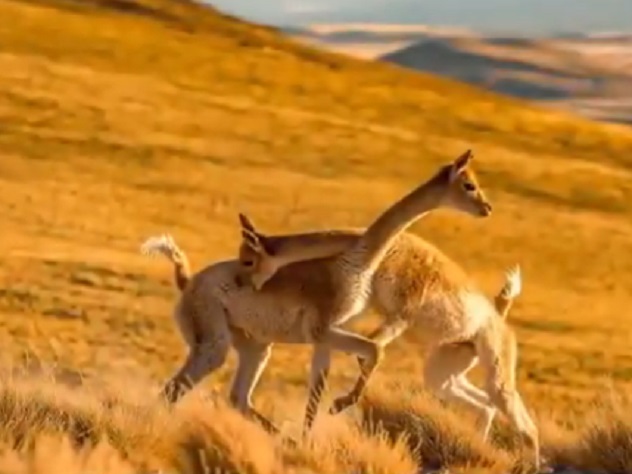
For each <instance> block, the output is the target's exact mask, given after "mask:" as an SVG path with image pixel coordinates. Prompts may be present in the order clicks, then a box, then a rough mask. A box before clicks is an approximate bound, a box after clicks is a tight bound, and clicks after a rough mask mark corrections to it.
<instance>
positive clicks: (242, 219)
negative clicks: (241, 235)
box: [239, 212, 257, 234]
mask: <svg viewBox="0 0 632 474" xmlns="http://www.w3.org/2000/svg"><path fill="white" fill-rule="evenodd" d="M239 225H241V228H242V229H244V230H247V231H248V232H252V233H254V234H256V233H257V231H256V230H255V226H254V224H253V223H252V221H251V220H250V219H249V218H248V216H246V214H243V213H241V212H240V213H239Z"/></svg>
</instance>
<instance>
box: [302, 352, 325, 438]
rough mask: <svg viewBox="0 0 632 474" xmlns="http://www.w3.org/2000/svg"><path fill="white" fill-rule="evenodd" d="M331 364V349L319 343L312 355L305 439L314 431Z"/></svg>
mask: <svg viewBox="0 0 632 474" xmlns="http://www.w3.org/2000/svg"><path fill="white" fill-rule="evenodd" d="M330 364H331V348H330V347H329V345H328V344H326V343H317V344H316V345H315V346H314V352H313V354H312V366H311V370H310V375H309V378H310V381H309V398H308V400H307V406H306V408H305V420H304V422H303V437H305V436H307V433H308V432H309V431H310V430H311V429H312V426H313V424H314V420H315V419H316V414H317V413H318V405H320V399H321V398H322V395H323V392H324V390H325V385H326V383H327V377H328V376H329V366H330Z"/></svg>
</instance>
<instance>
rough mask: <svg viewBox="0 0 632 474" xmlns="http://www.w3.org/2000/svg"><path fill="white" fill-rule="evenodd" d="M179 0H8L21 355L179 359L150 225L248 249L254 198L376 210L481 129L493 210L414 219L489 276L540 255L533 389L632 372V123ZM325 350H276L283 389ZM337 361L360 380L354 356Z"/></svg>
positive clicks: (529, 281)
mask: <svg viewBox="0 0 632 474" xmlns="http://www.w3.org/2000/svg"><path fill="white" fill-rule="evenodd" d="M139 5H140V6H139ZM173 5H174V4H173V3H171V2H167V1H166V0H165V1H163V2H150V1H144V2H142V3H136V2H131V1H125V2H124V1H118V2H114V1H112V2H107V1H101V2H61V1H60V2H55V1H46V2H14V1H4V2H1V3H0V18H2V21H0V45H1V49H0V124H1V127H0V186H1V187H0V189H2V192H1V193H0V217H1V218H2V232H0V250H1V251H0V324H1V325H2V331H0V337H1V338H2V339H1V340H2V343H3V347H4V348H5V351H6V352H8V353H12V354H22V353H24V352H25V351H26V352H28V353H29V354H32V353H36V354H38V355H39V356H41V357H44V358H50V357H56V358H58V359H59V361H60V363H61V364H63V365H65V366H67V367H70V368H73V369H85V370H92V371H94V370H96V369H98V368H99V367H103V366H108V367H111V366H113V365H114V366H120V367H124V366H125V365H124V364H126V363H128V362H129V363H130V364H132V363H134V364H137V365H141V366H142V367H145V368H146V369H147V371H148V374H149V375H151V376H154V377H156V379H157V380H162V379H163V378H164V377H166V376H167V375H169V374H170V372H172V371H173V370H175V369H176V368H177V365H178V364H179V363H180V361H181V359H182V357H183V350H184V348H183V345H182V343H181V342H180V339H179V336H178V335H177V333H176V330H175V327H174V325H173V322H172V318H171V308H172V304H173V301H174V298H175V292H174V290H173V288H172V285H171V281H170V276H171V272H170V269H169V268H168V266H167V264H166V263H164V262H160V261H152V260H149V259H147V258H146V257H142V256H140V255H139V254H138V245H139V244H140V243H141V242H142V240H143V239H144V238H146V237H147V236H149V235H151V234H155V233H158V232H164V231H169V232H172V233H173V234H174V236H175V238H176V240H177V241H178V242H179V243H181V244H182V246H183V247H184V249H185V250H186V251H187V252H188V253H189V256H190V258H191V260H192V263H193V266H194V267H195V268H199V267H201V266H202V265H203V264H206V263H208V262H210V261H212V260H214V259H218V258H226V257H230V256H232V255H234V253H235V250H236V247H237V242H238V241H237V239H238V237H239V234H238V232H237V219H236V213H237V212H238V211H245V212H247V213H249V215H251V217H252V218H253V219H254V220H255V221H256V222H257V224H258V225H259V226H261V227H262V228H265V229H267V230H269V231H284V232H286V231H288V230H299V229H305V228H324V227H334V226H363V225H366V224H367V223H368V222H370V220H371V219H372V218H374V217H375V216H376V214H377V213H378V212H379V211H380V210H381V209H383V208H384V207H385V206H386V205H388V204H389V203H390V202H391V201H392V200H393V199H395V198H397V197H398V196H400V195H401V194H402V193H404V192H406V190H407V189H409V187H410V186H412V185H414V184H415V183H418V182H419V181H421V180H425V179H426V178H427V177H428V176H429V174H430V173H431V172H432V171H434V169H435V168H436V167H437V166H438V165H439V164H440V163H443V162H445V161H446V160H449V159H451V158H453V157H454V156H456V155H457V154H458V153H461V152H462V151H463V150H464V149H466V148H470V147H471V148H473V149H474V150H475V153H476V156H477V158H476V163H475V167H476V170H477V171H478V172H479V174H480V180H481V183H482V185H483V186H484V187H485V189H486V190H487V191H488V193H489V195H490V199H491V200H492V202H493V203H494V210H495V213H494V215H493V216H492V217H490V218H489V219H486V220H477V219H473V218H470V217H467V216H463V215H457V214H456V213H454V212H441V213H437V214H436V215H435V216H432V217H431V218H429V219H427V220H426V221H424V222H423V223H419V224H417V225H415V227H414V231H416V232H419V233H421V234H422V235H424V236H426V237H427V238H429V239H430V240H431V241H433V242H435V243H437V244H439V245H440V246H441V248H442V249H444V250H445V251H446V252H447V253H448V254H449V255H451V256H453V257H454V258H455V259H457V260H458V261H460V262H462V263H463V264H464V265H465V267H466V268H467V269H468V270H470V271H471V272H472V273H473V274H475V275H477V276H478V277H480V279H481V282H482V284H483V285H484V287H485V288H486V289H488V290H489V292H490V293H491V292H493V291H496V289H497V288H498V287H499V286H500V284H501V277H502V270H503V269H504V268H505V267H507V266H509V265H512V264H514V263H515V262H519V263H520V264H521V265H522V266H523V269H524V278H525V287H524V295H523V296H522V297H521V299H520V300H519V302H518V303H517V305H516V306H515V308H514V309H513V310H512V313H511V315H510V318H511V319H512V321H514V322H515V323H516V325H517V327H518V331H519V337H520V341H521V348H522V352H521V365H520V371H519V376H520V379H521V382H520V383H521V384H522V385H523V386H524V387H525V389H524V390H525V392H526V394H527V398H528V400H529V402H530V403H531V404H535V405H536V406H539V407H541V408H543V407H546V406H552V405H554V404H556V403H558V402H559V401H561V400H563V399H565V398H567V397H574V398H578V399H579V398H586V397H589V396H591V395H593V394H595V395H597V394H599V392H598V391H597V389H596V388H595V386H594V384H597V388H599V387H602V386H605V385H606V384H608V383H609V377H613V378H614V381H615V383H616V384H617V386H620V387H625V388H628V387H630V386H631V385H632V384H630V379H631V378H632V371H630V369H629V368H628V367H629V366H630V362H632V349H631V347H632V346H631V345H630V342H631V341H630V339H631V335H630V331H629V329H628V326H629V312H628V308H629V307H630V305H631V304H632V296H631V295H632V292H631V291H630V290H632V288H631V283H630V275H631V274H632V238H631V237H632V219H631V218H632V206H630V204H629V203H630V202H631V201H632V184H631V183H632V181H631V180H630V177H631V171H630V170H631V168H632V133H631V132H630V131H629V129H626V128H624V127H617V126H613V125H611V126H607V125H597V124H594V123H591V122H588V121H585V120H582V119H579V118H574V117H572V116H569V115H562V114H558V113H553V112H549V111H544V110H540V109H537V108H534V107H532V106H530V105H527V104H526V103H521V102H518V101H514V100H509V99H505V98H501V97H499V96H496V95H494V94H491V93H486V92H482V91H480V90H477V89H474V88H470V87H467V86H463V85H460V84H457V83H455V82H449V81H447V80H440V79H437V78H434V77H431V76H426V75H421V74H419V75H417V74H414V73H412V72H407V71H404V70H401V69H398V68H395V67H394V66H389V65H377V64H369V63H362V62H357V61H353V60H351V59H346V58H342V57H339V56H334V55H330V54H327V53H322V52H317V51H313V50H311V49H308V48H306V47H303V46H298V45H295V44H294V43H291V42H288V41H286V40H284V39H283V38H282V37H281V36H279V35H277V34H276V33H275V32H274V31H271V30H268V29H264V28H260V27H255V26H251V25H248V24H246V23H243V22H239V21H237V20H233V19H230V18H227V17H224V16H221V15H218V14H217V13H215V12H214V11H212V10H209V9H204V8H202V7H199V6H196V5H193V4H187V3H184V4H181V5H180V6H178V7H177V8H176V7H174V6H173ZM141 7H142V8H141ZM25 347H28V348H29V349H28V350H27V349H25ZM421 351H422V348H419V347H417V346H416V345H415V343H414V335H411V337H409V338H408V339H407V341H400V342H397V343H395V344H394V345H393V347H392V348H391V349H389V357H387V361H386V362H385V363H384V366H385V368H384V370H383V373H384V374H394V375H396V376H398V377H400V378H401V376H400V375H401V374H402V373H404V372H406V373H407V374H418V377H419V378H420V377H421V358H420V357H418V356H419V355H420V354H421ZM307 360H308V359H307V352H306V350H304V349H296V348H286V347H279V348H278V349H275V355H274V357H273V360H272V362H271V364H270V369H269V371H268V372H267V375H266V376H265V377H264V380H263V382H262V385H261V390H262V393H264V394H269V395H270V396H272V395H273V394H274V393H279V391H281V392H282V391H285V390H293V389H294V388H296V387H302V384H303V383H304V381H305V379H306V374H305V370H306V369H305V367H306V364H307ZM115 361H116V362H115ZM336 362H337V364H336V365H334V367H335V370H334V373H333V377H334V379H337V381H338V383H339V382H341V381H342V380H348V379H350V378H351V377H353V376H354V375H355V373H356V372H355V370H356V369H355V363H354V361H353V360H351V358H343V357H340V358H339V362H338V359H337V360H336ZM231 363H232V361H231ZM345 366H346V367H347V369H348V370H345V371H343V370H342V369H341V367H345ZM231 367H232V365H229V366H228V367H226V368H225V369H223V370H222V372H221V375H220V376H219V377H215V378H212V379H210V380H209V382H208V383H209V384H211V383H213V382H216V381H217V380H225V379H226V376H227V374H228V373H229V370H230V368H231ZM352 368H353V369H352ZM336 387H340V386H339V385H336ZM272 389H274V390H275V391H276V392H272V391H271V390H272ZM299 393H302V392H299ZM536 395H538V396H537V397H536ZM274 396H277V395H274ZM264 408H265V407H264ZM564 408H567V406H564Z"/></svg>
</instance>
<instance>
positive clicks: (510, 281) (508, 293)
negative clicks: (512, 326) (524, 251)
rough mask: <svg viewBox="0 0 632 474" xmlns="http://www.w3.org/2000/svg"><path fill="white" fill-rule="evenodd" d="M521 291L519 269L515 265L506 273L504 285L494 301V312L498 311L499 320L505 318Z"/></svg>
mask: <svg viewBox="0 0 632 474" xmlns="http://www.w3.org/2000/svg"><path fill="white" fill-rule="evenodd" d="M521 291H522V276H521V273H520V267H519V266H518V265H515V266H513V267H512V268H510V269H509V270H508V271H507V273H506V276H505V284H504V285H503V287H502V288H501V289H500V291H499V292H498V294H497V295H496V298H495V300H494V303H495V305H496V311H498V314H499V315H500V317H501V318H503V319H505V318H507V314H508V313H509V309H510V308H511V305H512V304H513V302H514V300H515V299H516V298H517V297H518V295H520V292H521Z"/></svg>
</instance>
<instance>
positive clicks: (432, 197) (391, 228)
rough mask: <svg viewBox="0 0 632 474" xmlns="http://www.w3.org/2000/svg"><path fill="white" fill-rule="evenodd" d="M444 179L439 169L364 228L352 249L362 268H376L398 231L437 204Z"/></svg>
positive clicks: (402, 230) (399, 232) (400, 231)
mask: <svg viewBox="0 0 632 474" xmlns="http://www.w3.org/2000/svg"><path fill="white" fill-rule="evenodd" d="M443 180H444V175H443V173H438V174H437V175H436V176H435V177H433V178H431V179H430V180H429V181H427V182H426V183H425V184H422V185H421V186H419V187H418V188H416V189H415V190H414V191H412V192H411V193H409V194H408V195H406V196H404V197H403V198H402V199H400V200H399V201H397V202H396V203H395V204H393V205H392V206H391V207H390V208H388V209H387V210H386V211H385V212H384V213H382V215H381V216H380V217H378V218H377V219H376V220H375V221H374V222H373V223H372V224H371V225H370V226H369V227H368V228H367V230H366V232H364V234H362V236H361V237H360V239H359V240H358V242H357V244H356V245H355V246H354V248H353V250H351V251H352V252H354V253H356V252H357V253H356V255H357V256H359V257H360V262H361V265H362V267H363V268H364V269H367V270H375V269H376V268H377V267H378V266H379V265H380V263H381V262H382V259H383V258H384V256H385V255H386V252H388V250H389V248H390V246H391V244H392V243H393V241H394V240H395V239H396V238H397V237H398V236H399V234H401V233H402V232H404V231H405V230H406V229H407V228H408V227H410V226H411V225H412V224H413V223H414V222H415V221H416V220H418V219H420V218H422V217H424V216H425V215H426V214H428V212H430V211H431V210H433V209H435V208H437V207H438V206H439V204H440V196H439V192H438V191H439V186H441V185H443V182H442V181H443Z"/></svg>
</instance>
